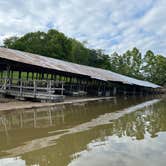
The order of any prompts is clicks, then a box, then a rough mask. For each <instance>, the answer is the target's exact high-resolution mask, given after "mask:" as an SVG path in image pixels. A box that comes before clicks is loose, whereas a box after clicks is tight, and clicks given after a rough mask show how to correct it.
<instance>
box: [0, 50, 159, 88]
mask: <svg viewBox="0 0 166 166" xmlns="http://www.w3.org/2000/svg"><path fill="white" fill-rule="evenodd" d="M0 57H1V58H4V59H8V60H12V61H17V62H21V63H25V64H30V65H35V66H39V67H42V68H48V69H53V70H58V71H63V72H68V73H75V74H79V75H86V76H89V77H91V78H94V79H98V80H103V81H114V82H122V83H124V84H130V85H138V86H143V87H151V88H159V87H160V86H158V85H156V84H153V83H151V82H147V81H141V80H138V79H134V78H131V77H127V76H124V75H121V74H118V73H115V72H111V71H109V70H104V69H100V68H95V67H90V66H85V65H79V64H76V63H72V62H67V61H62V60H58V59H53V58H48V57H44V56H40V55H37V54H32V53H27V52H23V51H18V50H13V49H7V48H0Z"/></svg>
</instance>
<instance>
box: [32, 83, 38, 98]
mask: <svg viewBox="0 0 166 166" xmlns="http://www.w3.org/2000/svg"><path fill="white" fill-rule="evenodd" d="M33 87H34V88H33V93H34V96H36V87H37V85H36V80H33Z"/></svg>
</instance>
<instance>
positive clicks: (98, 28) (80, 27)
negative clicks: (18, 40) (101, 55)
mask: <svg viewBox="0 0 166 166" xmlns="http://www.w3.org/2000/svg"><path fill="white" fill-rule="evenodd" d="M165 17H166V1H165V0H140V1H138V0H125V1H120V0H119V1H117V0H98V1H96V0H90V1H89V0H83V1H82V0H61V1H59V0H47V1H45V0H38V1H35V0H29V1H24V0H12V1H11V0H0V43H1V44H2V41H3V39H4V38H6V37H8V36H11V35H23V34H25V33H27V32H31V31H37V30H42V31H47V30H48V29H49V26H48V25H50V24H51V26H52V27H53V28H56V29H57V30H59V31H62V32H64V33H65V34H66V35H68V36H70V37H74V38H77V39H78V40H87V41H88V43H89V44H88V46H89V47H93V48H101V49H104V50H106V52H107V53H112V52H114V51H117V52H120V53H122V52H124V51H126V50H127V49H131V48H132V47H134V46H136V47H138V48H140V49H141V50H142V51H143V52H144V51H146V50H148V49H151V50H154V51H155V53H162V54H166V39H165V37H164V35H165V33H166V22H165Z"/></svg>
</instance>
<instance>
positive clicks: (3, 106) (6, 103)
mask: <svg viewBox="0 0 166 166" xmlns="http://www.w3.org/2000/svg"><path fill="white" fill-rule="evenodd" d="M113 98H114V97H93V98H90V97H88V98H68V99H66V100H65V101H64V102H57V103H40V102H30V101H17V100H9V99H1V102H0V111H10V110H19V109H31V108H41V107H50V106H56V105H64V104H76V103H84V102H90V101H91V102H92V101H98V100H110V99H113Z"/></svg>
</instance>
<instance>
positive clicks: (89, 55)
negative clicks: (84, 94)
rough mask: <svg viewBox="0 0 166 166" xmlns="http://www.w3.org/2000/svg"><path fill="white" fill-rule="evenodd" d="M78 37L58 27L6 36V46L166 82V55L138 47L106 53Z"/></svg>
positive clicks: (139, 77)
mask: <svg viewBox="0 0 166 166" xmlns="http://www.w3.org/2000/svg"><path fill="white" fill-rule="evenodd" d="M85 43H86V42H84V43H81V42H79V41H77V40H75V39H72V38H68V37H66V36H65V35H64V34H63V33H61V32H58V31H57V30H53V29H51V30H49V31H48V32H47V33H45V32H40V31H38V32H32V33H27V34H25V35H24V36H22V37H20V38H18V37H15V36H13V37H10V38H7V39H5V40H4V47H7V48H12V49H18V50H21V51H26V52H31V53H36V54H40V55H43V56H47V57H52V58H57V59H62V60H66V61H71V62H74V63H79V64H83V65H88V66H94V67H99V68H103V69H107V70H111V71H114V72H117V73H120V74H124V75H127V76H130V77H134V78H138V79H144V80H148V81H151V82H154V83H157V84H160V85H164V84H166V58H165V57H164V56H162V55H154V53H153V52H152V51H150V50H149V51H147V52H146V54H145V56H142V54H141V52H140V51H139V50H138V49H137V48H133V49H132V50H128V51H126V52H125V53H124V54H122V55H119V54H118V53H116V52H115V53H113V54H112V55H110V56H109V55H106V54H104V52H103V50H101V49H97V50H95V49H89V48H87V47H86V46H85Z"/></svg>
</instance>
